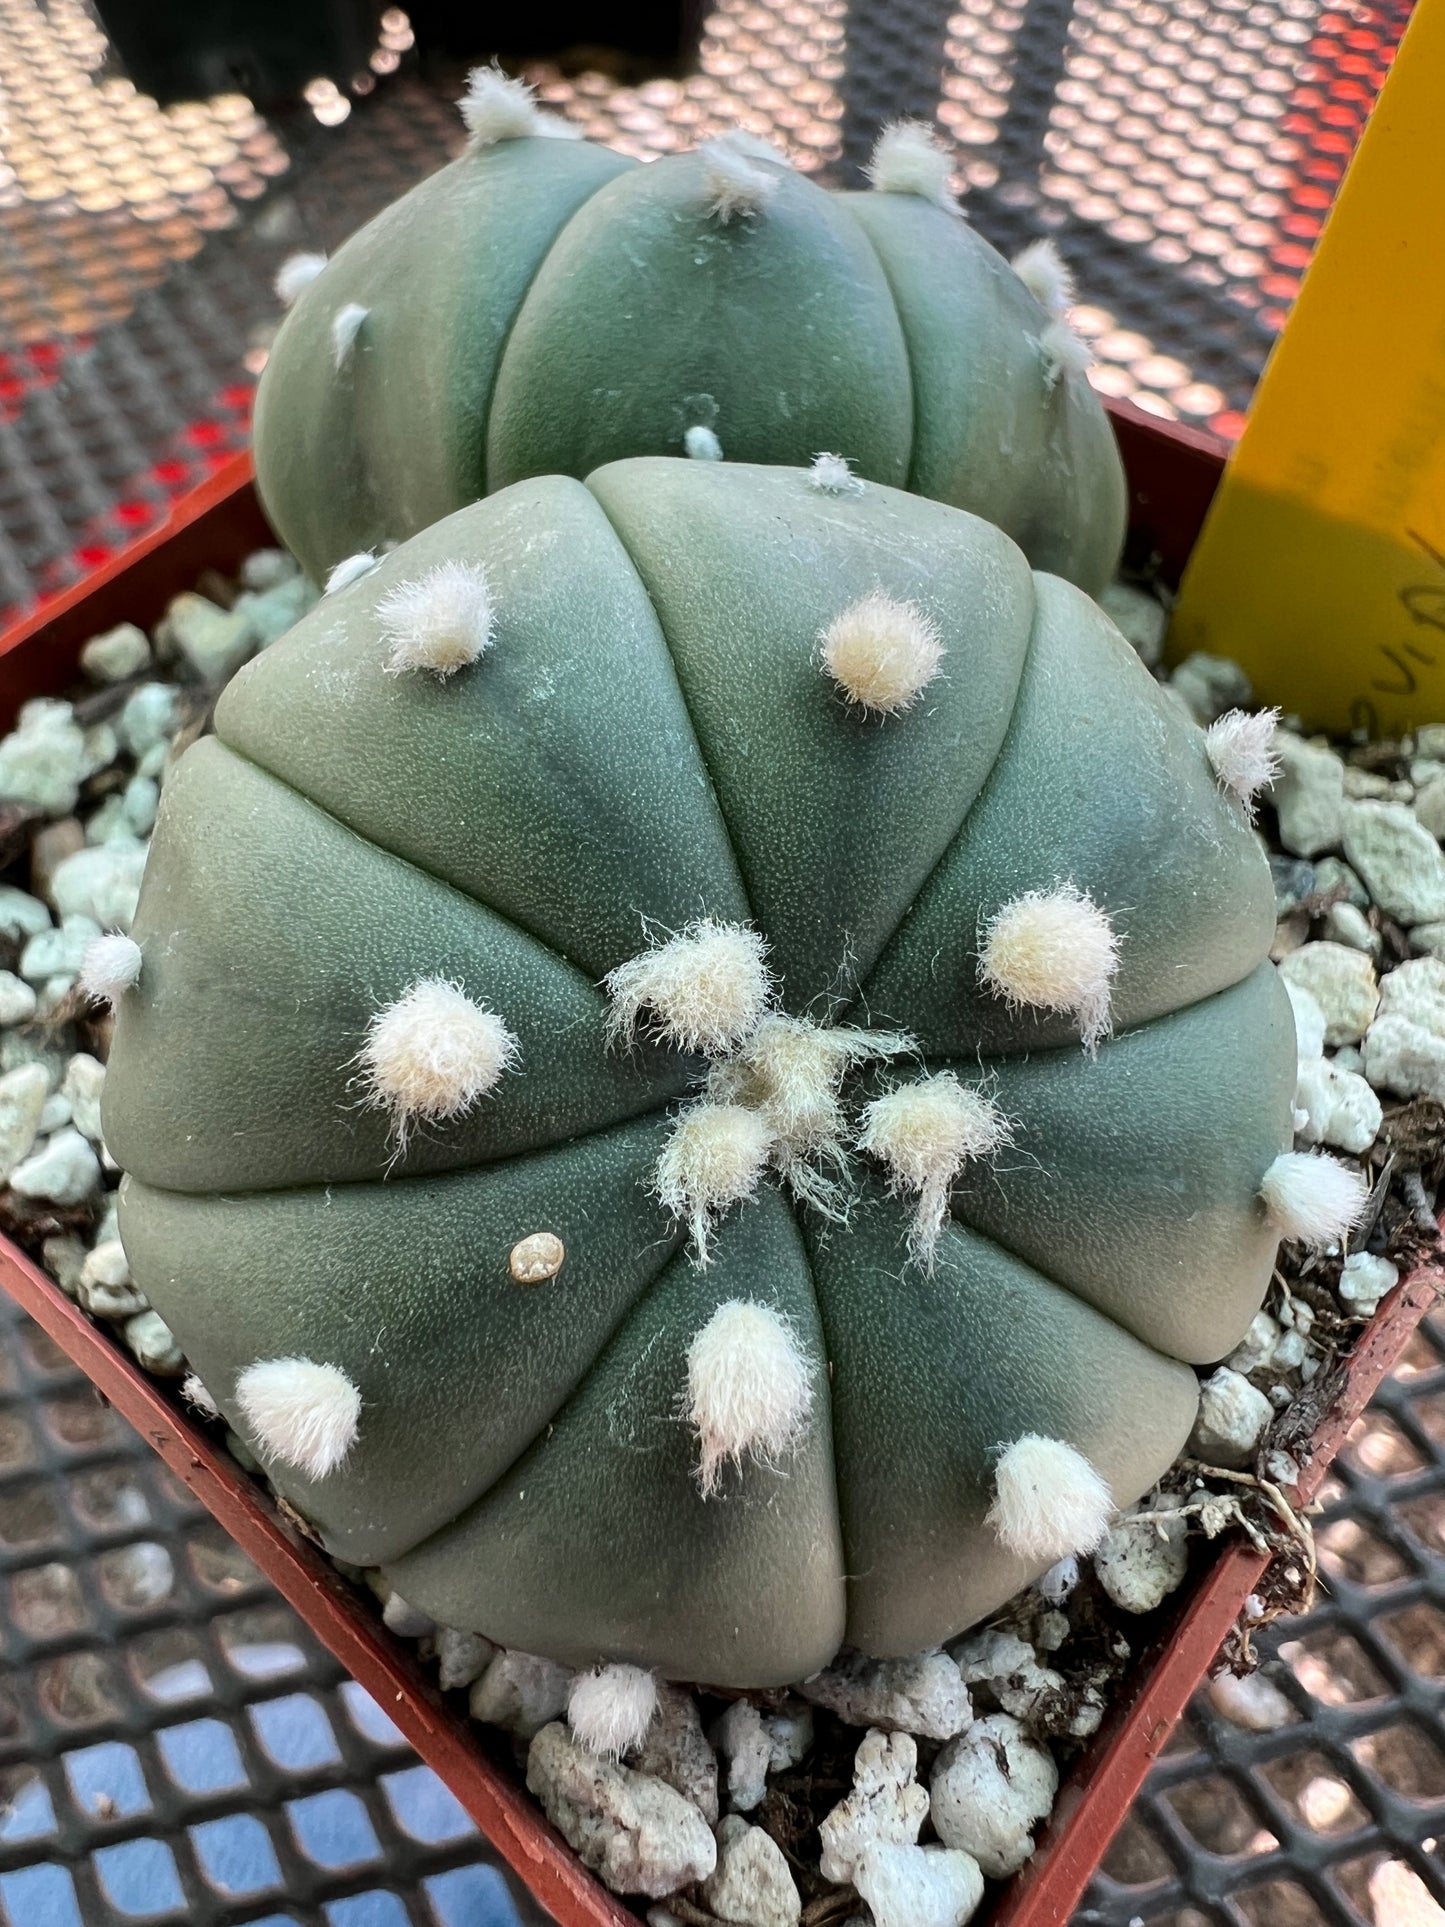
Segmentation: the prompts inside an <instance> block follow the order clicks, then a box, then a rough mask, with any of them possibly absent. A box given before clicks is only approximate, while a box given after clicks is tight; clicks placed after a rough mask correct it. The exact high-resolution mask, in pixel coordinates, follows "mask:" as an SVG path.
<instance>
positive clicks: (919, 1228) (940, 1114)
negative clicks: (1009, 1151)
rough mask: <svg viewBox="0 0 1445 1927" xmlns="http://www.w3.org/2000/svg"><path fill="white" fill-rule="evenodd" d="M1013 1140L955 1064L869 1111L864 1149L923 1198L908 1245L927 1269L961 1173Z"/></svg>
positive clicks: (893, 1180)
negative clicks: (963, 1081)
mask: <svg viewBox="0 0 1445 1927" xmlns="http://www.w3.org/2000/svg"><path fill="white" fill-rule="evenodd" d="M1009 1140H1010V1130H1009V1124H1008V1120H1007V1119H1006V1118H1005V1117H1004V1116H1003V1114H1002V1112H1001V1111H1000V1110H999V1109H998V1107H997V1105H995V1104H994V1103H993V1102H992V1101H991V1100H990V1099H989V1098H987V1097H985V1096H984V1094H983V1092H982V1091H979V1090H975V1089H973V1088H972V1087H971V1086H970V1085H967V1084H961V1083H960V1082H959V1081H958V1079H957V1078H956V1077H955V1076H954V1074H953V1072H952V1071H940V1072H938V1073H937V1075H936V1076H933V1077H920V1078H919V1079H918V1080H917V1081H916V1082H915V1083H912V1084H900V1085H899V1086H898V1087H897V1088H896V1089H895V1090H891V1091H887V1092H885V1093H884V1095H883V1096H882V1097H877V1098H875V1099H874V1100H873V1102H872V1103H871V1104H870V1105H869V1106H868V1108H867V1110H866V1111H865V1112H864V1113H863V1129H862V1131H861V1133H860V1135H859V1138H858V1144H859V1147H860V1149H862V1150H864V1151H866V1152H868V1154H869V1155H870V1156H871V1157H875V1158H877V1159H878V1161H879V1163H880V1164H882V1165H883V1166H884V1167H885V1168H886V1170H887V1172H888V1188H889V1190H890V1191H891V1192H892V1193H893V1194H894V1196H895V1197H897V1196H900V1195H908V1194H911V1195H913V1196H915V1197H916V1198H917V1200H918V1203H917V1206H916V1208H915V1210H914V1214H913V1222H912V1224H911V1225H910V1227H909V1232H908V1249H909V1254H910V1256H911V1257H912V1258H913V1259H914V1260H915V1261H916V1262H917V1263H918V1264H920V1265H922V1267H923V1269H924V1270H925V1271H932V1269H933V1261H934V1256H935V1254H936V1252H937V1250H938V1240H939V1237H940V1236H941V1234H942V1231H943V1224H944V1219H945V1218H946V1217H947V1215H948V1194H949V1191H950V1190H951V1188H952V1186H953V1182H954V1179H955V1178H956V1177H957V1176H958V1174H959V1172H960V1171H961V1170H962V1169H963V1167H964V1165H965V1164H967V1163H968V1162H969V1161H970V1160H971V1159H974V1158H987V1157H992V1156H993V1155H994V1153H995V1152H997V1151H999V1150H1001V1149H1002V1147H1003V1146H1004V1145H1005V1144H1007V1143H1008V1142H1009Z"/></svg>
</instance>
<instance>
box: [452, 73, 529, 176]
mask: <svg viewBox="0 0 1445 1927" xmlns="http://www.w3.org/2000/svg"><path fill="white" fill-rule="evenodd" d="M457 111H458V113H459V114H460V115H461V117H462V119H463V120H464V121H465V122H466V127H467V132H468V133H469V134H470V135H471V140H470V141H469V142H468V143H467V145H468V146H469V148H470V149H471V150H472V151H473V152H474V153H475V151H476V150H477V149H478V148H480V147H495V146H496V144H497V142H498V141H515V140H525V139H526V138H527V136H528V135H531V134H540V133H543V132H551V131H552V130H551V129H544V128H543V127H541V126H540V125H539V122H540V121H541V120H542V118H543V115H542V111H541V109H540V108H539V107H538V105H537V97H536V95H535V94H534V93H533V91H532V89H531V88H530V87H529V86H528V85H527V83H526V81H525V80H513V79H512V77H511V75H510V74H504V73H503V72H502V70H501V68H500V67H499V66H498V65H497V63H496V62H495V61H493V62H492V64H491V66H490V67H473V68H472V70H471V72H470V73H469V74H468V75H467V91H466V92H465V93H464V94H463V95H462V97H461V99H460V100H459V101H458V102H457Z"/></svg>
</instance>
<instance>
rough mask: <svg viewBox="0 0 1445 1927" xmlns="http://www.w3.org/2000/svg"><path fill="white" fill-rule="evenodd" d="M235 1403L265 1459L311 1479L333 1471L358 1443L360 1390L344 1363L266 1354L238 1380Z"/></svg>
mask: <svg viewBox="0 0 1445 1927" xmlns="http://www.w3.org/2000/svg"><path fill="white" fill-rule="evenodd" d="M236 1404H237V1407H238V1409H239V1411H240V1413H241V1417H242V1418H243V1419H244V1420H245V1422H246V1424H247V1425H248V1426H249V1427H250V1429H251V1431H252V1432H253V1433H254V1434H255V1437H256V1443H257V1445H258V1446H259V1448H260V1450H261V1452H262V1454H263V1456H265V1457H266V1458H272V1459H280V1460H282V1461H283V1462H284V1463H285V1464H286V1465H294V1466H295V1467H296V1468H297V1470H298V1471H301V1472H304V1473H305V1474H306V1475H307V1477H308V1478H312V1479H324V1478H325V1477H326V1476H327V1474H328V1473H330V1472H334V1471H335V1470H336V1468H337V1467H338V1466H339V1465H340V1464H341V1463H342V1462H343V1460H344V1459H345V1458H346V1455H347V1453H348V1452H349V1451H350V1450H351V1448H352V1446H353V1445H355V1443H356V1437H357V1433H358V1431H359V1429H360V1425H361V1394H360V1392H359V1391H357V1389H356V1387H355V1386H354V1385H353V1384H352V1382H351V1380H350V1379H349V1378H348V1377H347V1376H346V1374H345V1372H343V1371H342V1370H341V1369H340V1367H339V1366H336V1365H318V1364H316V1363H315V1362H314V1361H313V1360H312V1359H309V1358H264V1359H261V1360H260V1361H259V1362H258V1363H257V1364H255V1365H248V1366H247V1367H246V1369H245V1371H243V1372H242V1373H241V1375H240V1377H239V1378H238V1379H237V1380H236Z"/></svg>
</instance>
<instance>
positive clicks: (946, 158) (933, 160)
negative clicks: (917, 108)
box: [866, 120, 962, 214]
mask: <svg viewBox="0 0 1445 1927" xmlns="http://www.w3.org/2000/svg"><path fill="white" fill-rule="evenodd" d="M866 172H867V175H868V179H869V181H870V182H871V183H872V185H873V186H874V187H875V188H876V189H877V190H878V192H879V193H880V194H917V195H919V196H921V197H922V199H923V200H925V201H932V202H933V203H934V204H935V205H936V206H938V207H941V208H944V209H946V210H947V212H948V213H950V214H961V213H962V209H961V208H960V207H959V205H958V202H957V201H956V200H955V199H954V195H953V156H952V154H950V153H949V151H948V149H947V148H946V147H945V146H944V144H943V142H942V141H941V140H940V139H939V138H938V135H937V134H936V133H935V132H934V130H933V128H931V127H930V126H929V125H928V124H927V122H926V121H921V120H896V121H894V122H893V124H892V126H891V127H885V128H884V129H883V132H882V133H881V134H880V135H879V136H878V139H877V141H876V142H875V144H874V147H873V158H872V159H871V160H870V161H869V163H868V166H867V169H866Z"/></svg>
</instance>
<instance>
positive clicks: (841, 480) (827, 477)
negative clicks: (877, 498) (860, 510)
mask: <svg viewBox="0 0 1445 1927" xmlns="http://www.w3.org/2000/svg"><path fill="white" fill-rule="evenodd" d="M808 480H809V481H810V482H811V483H812V484H813V487H814V488H816V489H821V491H822V492H823V494H824V495H861V494H862V493H863V483H862V481H861V479H860V478H859V477H858V476H856V475H855V474H854V473H853V471H852V469H851V468H849V466H848V461H847V458H846V456H843V455H830V454H828V453H827V452H826V451H824V452H823V453H822V454H820V455H815V456H814V457H813V466H812V467H811V468H810V469H809V470H808Z"/></svg>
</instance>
